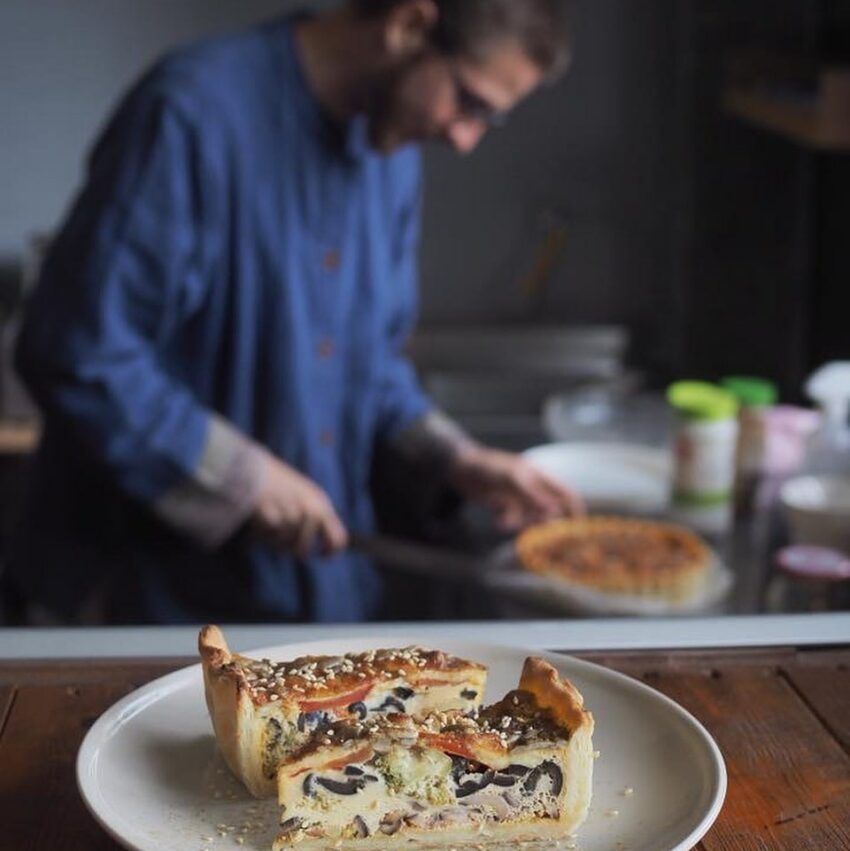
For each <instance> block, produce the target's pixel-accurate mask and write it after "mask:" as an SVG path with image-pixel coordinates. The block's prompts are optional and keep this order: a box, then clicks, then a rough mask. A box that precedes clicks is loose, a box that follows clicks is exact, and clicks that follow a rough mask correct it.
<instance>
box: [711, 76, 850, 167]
mask: <svg viewBox="0 0 850 851" xmlns="http://www.w3.org/2000/svg"><path fill="white" fill-rule="evenodd" d="M723 108H724V109H725V110H726V112H728V113H730V114H731V115H734V116H735V117H736V118H739V119H741V120H742V121H745V122H747V123H748V124H751V125H753V126H755V127H759V128H760V129H762V130H767V131H768V132H771V133H775V134H777V135H779V136H782V137H784V138H785V139H788V140H789V141H791V142H794V143H795V144H797V145H800V146H802V147H804V148H811V149H813V150H816V151H824V152H832V153H850V126H839V127H836V126H834V124H832V123H831V122H827V121H824V119H823V117H822V115H821V110H820V108H819V103H818V100H817V98H815V97H811V98H808V99H804V98H801V97H799V96H784V95H780V94H768V93H765V92H757V91H747V90H744V89H731V90H729V91H727V92H726V93H725V94H724V96H723Z"/></svg>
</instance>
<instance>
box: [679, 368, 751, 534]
mask: <svg viewBox="0 0 850 851" xmlns="http://www.w3.org/2000/svg"><path fill="white" fill-rule="evenodd" d="M667 400H668V402H669V403H670V405H671V407H672V408H673V411H674V412H675V415H676V417H675V419H676V424H675V430H674V434H675V437H674V447H673V495H672V505H671V509H672V514H673V515H674V517H675V518H676V519H678V520H680V521H681V522H684V523H686V524H688V525H689V526H692V527H693V528H695V529H698V530H699V531H702V532H705V533H707V534H720V533H723V532H725V531H726V530H727V529H728V528H729V526H730V522H731V519H732V510H731V509H732V493H733V486H734V482H735V455H736V450H737V442H738V407H739V406H738V400H737V399H736V398H735V396H734V395H733V394H732V393H730V392H729V391H728V390H724V389H723V388H722V387H719V386H717V385H716V384H710V383H708V382H704V381H677V382H676V383H675V384H672V385H670V387H669V388H668V390H667Z"/></svg>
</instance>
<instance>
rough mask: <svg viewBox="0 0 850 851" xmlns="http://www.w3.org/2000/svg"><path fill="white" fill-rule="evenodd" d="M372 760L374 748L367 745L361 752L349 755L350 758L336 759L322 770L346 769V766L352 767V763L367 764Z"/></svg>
mask: <svg viewBox="0 0 850 851" xmlns="http://www.w3.org/2000/svg"><path fill="white" fill-rule="evenodd" d="M371 758H372V746H371V745H366V747H365V748H361V749H360V750H359V751H356V752H355V753H353V754H349V755H348V756H342V757H340V758H339V759H335V760H333V761H331V762H329V763H327V765H323V766H322V768H345V766H346V765H350V764H351V763H352V762H367V761H368V760H370V759H371Z"/></svg>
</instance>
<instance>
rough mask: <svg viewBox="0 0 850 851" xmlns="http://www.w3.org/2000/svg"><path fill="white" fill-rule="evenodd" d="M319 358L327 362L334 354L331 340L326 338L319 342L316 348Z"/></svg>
mask: <svg viewBox="0 0 850 851" xmlns="http://www.w3.org/2000/svg"><path fill="white" fill-rule="evenodd" d="M318 353H319V357H320V358H321V359H322V360H327V359H328V358H329V357H331V355H333V353H334V344H333V340H331V339H330V338H328V337H325V338H323V339H322V340H320V341H319V346H318Z"/></svg>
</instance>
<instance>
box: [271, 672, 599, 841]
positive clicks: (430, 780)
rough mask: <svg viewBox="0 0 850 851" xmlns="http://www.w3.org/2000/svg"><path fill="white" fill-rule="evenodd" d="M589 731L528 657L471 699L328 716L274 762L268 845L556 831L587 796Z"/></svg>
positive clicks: (563, 831) (575, 703) (562, 683)
mask: <svg viewBox="0 0 850 851" xmlns="http://www.w3.org/2000/svg"><path fill="white" fill-rule="evenodd" d="M592 732H593V718H592V716H591V714H590V713H589V712H587V711H586V710H585V709H584V707H583V700H582V697H581V695H580V694H579V692H578V691H577V690H576V689H575V687H574V686H572V684H571V683H569V681H567V680H564V679H560V678H559V677H558V676H557V672H556V671H555V669H554V668H552V666H551V665H549V664H548V663H546V662H545V661H543V660H542V659H538V658H534V657H532V658H529V659H527V660H526V663H525V667H524V669H523V674H522V678H521V680H520V685H519V689H518V690H516V691H512V692H510V693H509V694H508V695H507V696H506V697H504V698H503V699H502V700H500V701H499V702H498V703H495V704H492V705H491V706H488V707H486V708H484V709H482V710H480V711H471V712H463V711H459V710H448V711H438V712H433V713H430V714H428V715H425V716H422V717H417V718H414V717H412V716H410V715H403V714H399V713H390V714H387V715H383V716H375V717H371V718H367V719H364V720H359V719H347V720H341V721H337V722H335V723H333V724H331V725H329V726H327V727H326V728H325V729H323V730H321V731H316V732H315V733H314V734H313V735H312V736H311V738H310V741H309V742H308V743H307V744H306V745H305V746H304V747H303V748H302V749H301V750H300V751H299V752H298V753H296V754H294V755H293V757H292V758H291V759H289V760H287V761H285V762H283V763H281V765H280V766H279V768H278V772H277V784H278V801H279V803H280V805H281V826H280V834H279V836H278V837H277V839H276V841H275V843H274V849H275V851H282V849H286V848H290V847H293V846H296V845H297V846H299V847H301V848H328V849H330V848H348V847H361V846H362V847H366V846H371V847H381V848H385V847H389V846H391V845H396V844H405V845H409V844H417V845H418V846H419V847H429V846H432V845H434V844H435V843H436V844H437V845H446V844H448V845H450V846H451V847H455V848H461V847H464V845H475V846H480V845H481V844H482V843H488V842H490V841H493V842H503V841H524V840H528V841H533V840H536V839H544V838H548V839H553V838H558V837H566V836H568V835H570V834H571V833H572V832H573V831H574V830H575V829H576V828H577V827H578V826H579V824H580V823H581V822H582V821H583V820H584V818H585V817H586V815H587V809H588V807H589V804H590V795H591V779H592V765H593V747H592V742H591V736H592Z"/></svg>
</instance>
